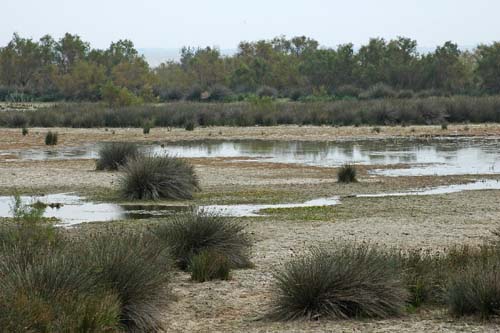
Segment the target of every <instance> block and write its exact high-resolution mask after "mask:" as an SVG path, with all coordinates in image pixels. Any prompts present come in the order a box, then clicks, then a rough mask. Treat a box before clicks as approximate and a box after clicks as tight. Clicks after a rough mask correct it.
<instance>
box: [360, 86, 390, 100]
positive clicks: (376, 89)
mask: <svg viewBox="0 0 500 333" xmlns="http://www.w3.org/2000/svg"><path fill="white" fill-rule="evenodd" d="M359 97H360V98H362V99H378V98H391V97H396V92H395V91H394V89H392V87H390V86H388V85H387V84H384V83H377V84H375V85H373V86H371V87H370V88H368V89H367V90H365V91H364V92H362V93H361V94H360V95H359Z"/></svg>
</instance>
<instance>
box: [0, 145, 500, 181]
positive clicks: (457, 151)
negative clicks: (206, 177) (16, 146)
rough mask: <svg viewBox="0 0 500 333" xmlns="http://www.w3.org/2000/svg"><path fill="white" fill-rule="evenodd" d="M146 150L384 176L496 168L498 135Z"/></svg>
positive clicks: (91, 151) (61, 154) (81, 153)
mask: <svg viewBox="0 0 500 333" xmlns="http://www.w3.org/2000/svg"><path fill="white" fill-rule="evenodd" d="M99 147H100V145H99V144H96V145H87V146H82V147H65V148H49V149H37V150H22V151H9V152H6V151H4V152H0V153H2V154H10V155H14V156H16V157H17V158H20V159H26V160H51V159H92V158H97V156H98V150H99ZM141 149H143V150H144V151H145V152H148V153H152V154H158V155H165V154H170V155H174V156H178V157H186V158H211V157H231V158H239V157H240V158H242V159H244V160H252V161H261V162H274V163H294V164H303V165H312V166H324V167H336V166H339V165H342V164H344V163H356V164H362V165H380V166H384V165H386V166H391V165H392V166H394V165H398V167H397V168H394V167H391V168H383V167H382V168H380V169H377V170H372V173H373V174H380V175H385V176H421V175H461V174H498V173H500V138H488V139H484V138H483V139H477V138H465V137H457V138H440V139H433V140H422V139H379V140H365V141H362V140H361V141H338V142H302V141H265V140H243V141H211V140H210V141H190V142H177V143H164V144H161V143H157V144H150V145H143V146H141Z"/></svg>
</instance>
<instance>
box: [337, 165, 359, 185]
mask: <svg viewBox="0 0 500 333" xmlns="http://www.w3.org/2000/svg"><path fill="white" fill-rule="evenodd" d="M356 173H357V171H356V166H354V165H353V164H344V165H342V166H341V167H340V168H339V170H338V171H337V181H338V182H339V183H345V184H348V183H354V182H357V179H356Z"/></svg>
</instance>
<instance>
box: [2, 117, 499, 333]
mask: <svg viewBox="0 0 500 333" xmlns="http://www.w3.org/2000/svg"><path fill="white" fill-rule="evenodd" d="M464 127H465V125H460V126H450V127H449V130H448V131H447V133H446V134H447V135H451V134H453V133H458V134H460V135H473V136H493V135H500V126H498V125H479V126H471V125H469V129H468V130H467V131H466V130H464ZM414 128H415V131H411V127H410V128H402V127H383V128H382V131H381V133H380V134H374V133H373V132H372V131H371V128H363V127H360V128H354V127H351V128H330V127H319V128H315V127H295V126H293V127H271V128H257V127H252V128H203V129H197V130H195V131H194V132H186V131H183V130H182V131H181V130H172V131H168V130H167V129H153V130H152V134H151V135H150V136H147V137H145V136H144V135H142V132H141V130H137V129H134V130H127V129H117V130H115V134H112V133H111V131H112V130H111V129H110V130H108V131H105V130H104V129H92V130H83V129H57V131H58V132H59V134H60V145H59V147H61V146H65V145H79V144H82V143H92V142H96V141H103V140H117V141H123V140H130V141H139V140H188V139H209V138H210V139H213V138H214V136H215V137H217V136H220V137H219V138H222V139H233V138H240V139H241V138H254V139H257V138H258V139H279V140H292V139H293V140H336V139H343V138H352V137H357V138H360V137H387V136H408V135H415V136H429V135H443V131H442V130H441V129H440V128H438V127H414ZM46 131H47V129H30V135H28V136H27V137H22V136H21V135H20V130H12V129H0V138H1V140H0V149H1V150H4V149H27V148H37V147H45V146H43V137H44V133H46ZM37 133H38V134H37ZM210 133H211V134H210ZM219 133H222V134H219ZM262 133H263V134H262ZM191 162H192V163H193V164H194V165H195V167H196V171H197V173H198V174H199V176H200V181H201V185H202V188H203V192H202V193H200V194H198V195H197V197H196V199H195V201H194V203H206V202H212V203H225V202H255V203H260V202H271V201H273V202H274V201H278V202H294V201H301V200H303V201H305V200H308V199H312V198H317V197H323V196H333V195H340V196H347V195H351V194H356V193H379V192H396V191H401V190H405V189H414V188H420V187H425V186H437V185H444V184H452V183H462V182H466V181H469V180H471V179H475V178H477V176H474V177H471V176H454V177H404V178H401V177H380V176H377V177H374V176H371V175H368V174H367V171H368V168H367V167H363V168H361V170H360V182H359V183H357V184H351V185H340V184H337V183H336V182H335V172H334V170H332V169H328V168H319V167H306V166H297V165H283V164H270V163H252V162H235V161H233V160H231V159H223V158H218V159H192V160H191ZM374 167H376V166H374ZM119 176H120V175H119V173H116V172H96V171H94V162H93V161H89V160H72V161H45V162H44V161H38V162H35V161H30V162H27V161H6V160H5V158H4V159H1V158H0V191H1V192H2V193H3V194H12V193H13V191H14V190H15V189H21V190H22V191H25V192H26V191H27V192H30V191H32V192H37V193H40V192H45V193H49V192H61V191H75V189H76V190H78V191H81V192H83V193H92V191H96V192H102V191H105V192H112V191H113V189H115V188H116V186H117V181H118V179H119ZM490 177H493V176H490ZM493 178H500V177H493ZM241 223H245V224H246V225H247V229H248V232H249V233H250V234H251V235H252V238H253V239H254V244H255V245H254V247H253V250H252V260H253V262H254V263H255V268H252V269H248V270H239V271H235V272H234V273H233V276H232V279H231V280H230V281H222V282H221V281H218V282H208V283H202V284H198V283H193V282H191V281H190V280H189V276H188V275H186V274H183V273H177V274H176V275H175V277H174V281H173V283H172V289H173V293H174V294H175V295H176V298H177V300H176V301H175V302H173V303H171V305H170V307H169V308H168V309H166V311H165V323H166V325H167V332H500V326H498V325H497V324H498V323H497V322H493V323H484V322H480V321H478V320H476V319H473V318H468V319H465V320H455V319H453V318H451V317H450V316H449V315H448V314H447V313H446V312H445V310H443V309H432V310H428V309H427V310H421V311H419V312H417V313H415V314H410V315H407V316H405V317H403V318H396V319H390V320H378V321H377V320H366V321H365V320H363V321H355V320H351V321H321V322H293V323H272V322H267V321H262V320H257V319H258V318H260V317H261V316H262V315H263V314H264V313H265V311H266V309H267V308H268V306H269V304H270V302H271V299H272V293H271V290H272V271H273V269H275V268H277V267H279V265H280V264H281V263H282V262H283V261H285V260H287V259H288V258H290V257H291V256H293V255H296V254H297V253H300V252H302V251H303V250H304V249H307V248H308V247H310V246H312V245H321V244H323V243H324V244H328V243H330V242H343V241H357V242H362V241H367V242H370V243H378V244H382V245H385V246H389V247H411V248H428V249H433V250H436V251H440V250H442V249H444V248H446V247H448V246H451V245H454V244H463V243H468V244H480V243H482V242H484V241H487V240H488V239H490V238H491V237H492V235H491V231H492V230H495V229H496V228H498V227H500V191H473V192H462V193H455V194H447V195H439V196H422V197H389V198H364V199H361V198H348V197H344V198H343V199H342V203H341V205H339V206H335V207H332V208H328V209H321V210H314V209H313V210H311V211H305V210H300V209H299V210H295V211H294V210H290V211H283V212H280V213H272V214H270V215H268V216H267V217H260V218H246V219H245V218H243V219H241ZM84 228H85V227H84Z"/></svg>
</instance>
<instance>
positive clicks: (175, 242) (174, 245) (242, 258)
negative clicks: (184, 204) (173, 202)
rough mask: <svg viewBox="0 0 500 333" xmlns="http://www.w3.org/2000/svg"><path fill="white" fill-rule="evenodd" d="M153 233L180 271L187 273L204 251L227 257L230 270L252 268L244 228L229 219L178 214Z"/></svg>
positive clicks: (202, 213)
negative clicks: (166, 249) (194, 259)
mask: <svg viewBox="0 0 500 333" xmlns="http://www.w3.org/2000/svg"><path fill="white" fill-rule="evenodd" d="M152 232H153V233H154V234H155V235H156V236H157V237H158V239H160V240H161V241H162V242H163V243H164V244H166V246H167V247H168V248H169V249H170V253H171V255H172V256H173V258H174V259H175V260H176V263H177V265H178V266H179V268H181V269H183V270H186V269H188V268H189V265H190V263H191V261H192V259H193V257H195V256H197V255H199V254H200V253H202V252H204V251H210V253H211V254H214V253H218V254H220V255H222V256H225V257H227V260H228V261H229V263H230V266H231V268H247V267H251V262H250V259H249V249H250V246H251V241H250V239H249V237H248V235H247V234H246V233H245V232H244V226H243V225H241V224H239V223H236V222H235V221H233V220H232V219H229V218H225V217H222V216H219V215H216V214H211V213H207V212H197V211H195V210H192V211H190V212H186V213H183V214H178V215H176V216H174V217H173V218H172V220H170V221H166V223H164V224H161V225H158V226H156V227H154V229H152Z"/></svg>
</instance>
